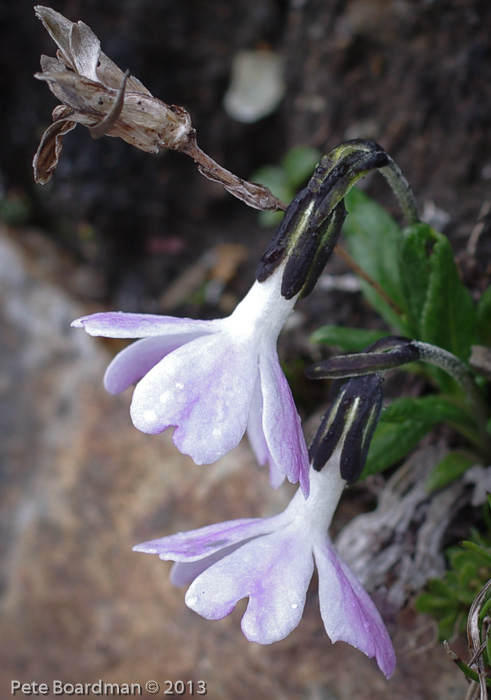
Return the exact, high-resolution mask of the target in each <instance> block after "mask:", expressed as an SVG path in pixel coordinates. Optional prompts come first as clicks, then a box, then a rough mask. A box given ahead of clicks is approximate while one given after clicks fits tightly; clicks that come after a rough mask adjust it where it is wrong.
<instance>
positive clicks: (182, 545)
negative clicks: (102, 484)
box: [133, 513, 290, 562]
mask: <svg viewBox="0 0 491 700" xmlns="http://www.w3.org/2000/svg"><path fill="white" fill-rule="evenodd" d="M288 520H290V516H289V515H288V516H286V517H285V514H284V513H280V514H279V515H273V517H271V518H242V519H240V520H228V521H226V522H223V523H214V524H213V525H207V526H206V527H200V528H198V529H196V530H189V531H188V532H177V533H176V534H174V535H169V536H168V537H160V538H159V539H156V540H149V541H148V542H143V543H142V544H138V545H136V547H133V551H135V552H145V553H146V554H158V555H159V557H160V559H163V560H164V561H168V560H172V561H176V562H190V561H196V560H198V559H203V558H205V557H209V556H210V555H211V554H214V553H215V552H218V551H219V550H221V549H224V548H226V547H231V546H232V545H235V544H237V543H240V542H245V541H246V540H250V539H251V538H253V537H259V536H260V535H265V534H268V533H270V532H272V531H273V530H274V529H275V528H277V527H281V525H282V524H283V523H284V522H287V521H288Z"/></svg>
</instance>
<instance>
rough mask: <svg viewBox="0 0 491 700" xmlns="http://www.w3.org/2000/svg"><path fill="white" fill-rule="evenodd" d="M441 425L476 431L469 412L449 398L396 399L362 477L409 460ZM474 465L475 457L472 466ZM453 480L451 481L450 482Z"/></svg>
mask: <svg viewBox="0 0 491 700" xmlns="http://www.w3.org/2000/svg"><path fill="white" fill-rule="evenodd" d="M442 422H447V423H449V424H450V425H454V426H458V427H461V428H465V429H466V430H467V431H468V432H469V433H472V431H474V430H475V426H474V423H473V421H472V419H471V418H470V417H469V415H468V414H467V413H466V411H465V410H463V409H462V408H461V407H460V406H459V405H458V404H456V403H455V402H454V401H452V400H451V399H449V398H447V397H444V396H438V395H434V394H430V395H428V396H421V397H418V398H400V399H395V400H394V401H393V402H392V403H391V404H390V405H389V406H387V408H386V409H385V411H383V413H382V415H381V417H380V420H379V423H378V425H377V428H376V429H375V433H374V435H373V439H372V444H371V447H370V452H369V454H368V459H367V463H366V466H365V469H364V471H363V474H362V478H365V477H367V476H369V475H370V474H376V473H378V472H381V471H384V470H385V469H387V468H389V467H390V466H392V465H393V464H394V463H395V462H397V461H399V460H401V459H403V458H404V457H406V456H407V455H408V454H409V453H410V452H411V451H412V450H413V449H414V448H415V447H416V445H417V444H418V443H419V441H420V440H421V439H422V438H423V437H424V436H425V435H426V434H427V433H428V432H429V431H430V430H431V429H432V428H433V427H434V426H435V425H437V424H438V423H442ZM475 462H476V460H475V458H474V459H473V461H472V464H475ZM472 464H470V463H468V464H467V466H468V467H470V466H472ZM460 473H461V472H460ZM460 473H458V474H456V477H457V476H460ZM452 480H453V479H450V478H449V480H448V483H449V482H450V481H452Z"/></svg>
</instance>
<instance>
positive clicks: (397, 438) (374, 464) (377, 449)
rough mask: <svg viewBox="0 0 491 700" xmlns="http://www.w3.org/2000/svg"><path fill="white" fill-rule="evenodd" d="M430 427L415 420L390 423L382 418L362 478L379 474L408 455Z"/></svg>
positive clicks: (374, 435)
mask: <svg viewBox="0 0 491 700" xmlns="http://www.w3.org/2000/svg"><path fill="white" fill-rule="evenodd" d="M430 429H431V426H430V425H426V424H424V423H419V422H417V421H413V420H405V421H401V422H398V423H390V422H385V421H384V420H383V419H381V420H380V421H379V424H378V425H377V427H376V429H375V432H374V434H373V438H372V443H371V445H370V451H369V453H368V458H367V463H366V465H365V468H364V470H363V473H362V475H361V477H360V478H361V479H365V478H366V477H367V476H369V475H370V474H378V473H379V472H382V471H384V470H385V469H388V468H389V467H391V466H392V465H393V464H394V463H395V462H398V461H399V460H400V459H403V458H404V457H406V455H408V454H409V452H411V450H413V449H414V448H415V447H416V445H417V444H418V442H419V441H420V440H421V439H422V438H423V437H424V436H425V435H426V433H427V432H428V431H429V430H430Z"/></svg>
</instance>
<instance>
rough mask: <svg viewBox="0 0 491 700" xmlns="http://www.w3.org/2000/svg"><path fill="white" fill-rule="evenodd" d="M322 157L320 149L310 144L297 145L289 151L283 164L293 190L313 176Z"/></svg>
mask: <svg viewBox="0 0 491 700" xmlns="http://www.w3.org/2000/svg"><path fill="white" fill-rule="evenodd" d="M320 159H321V153H320V151H318V150H317V148H311V147H310V146H295V147H294V148H291V149H290V150H289V151H288V153H287V154H286V155H285V157H284V158H283V160H282V161H281V165H282V166H283V168H284V169H285V172H286V175H287V177H288V181H289V183H290V186H291V188H292V189H293V190H297V189H298V188H299V187H301V186H302V185H303V184H304V183H305V182H306V181H307V180H308V179H309V178H310V177H311V175H312V173H313V172H314V170H315V167H316V165H317V164H318V162H319V161H320Z"/></svg>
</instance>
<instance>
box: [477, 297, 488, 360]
mask: <svg viewBox="0 0 491 700" xmlns="http://www.w3.org/2000/svg"><path fill="white" fill-rule="evenodd" d="M477 322H478V326H479V342H481V343H482V344H483V345H487V346H488V347H491V286H490V287H488V288H487V289H486V291H485V292H484V293H483V295H482V297H481V298H480V300H479V304H478V306H477Z"/></svg>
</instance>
